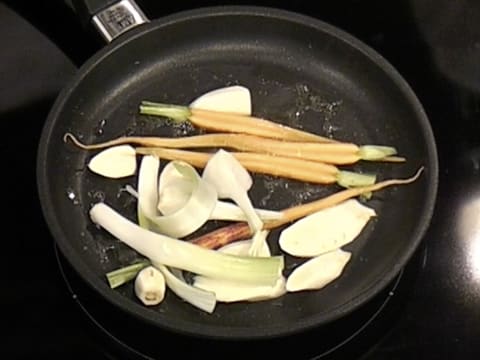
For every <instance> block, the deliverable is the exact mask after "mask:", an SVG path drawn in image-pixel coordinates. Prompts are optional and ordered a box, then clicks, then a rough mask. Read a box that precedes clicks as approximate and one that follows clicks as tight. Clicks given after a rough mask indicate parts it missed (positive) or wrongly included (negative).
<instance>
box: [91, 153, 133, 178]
mask: <svg viewBox="0 0 480 360" xmlns="http://www.w3.org/2000/svg"><path fill="white" fill-rule="evenodd" d="M88 168H89V169H90V170H91V171H93V172H94V173H96V174H99V175H102V176H105V177H108V178H112V179H118V178H122V177H127V176H132V175H134V174H135V171H136V170H137V159H136V153H135V149H134V148H133V147H132V146H130V145H118V146H112V147H110V148H108V149H105V150H102V151H101V152H99V153H98V154H97V155H95V156H94V157H93V158H91V159H90V161H89V162H88Z"/></svg>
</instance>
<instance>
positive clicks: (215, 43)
mask: <svg viewBox="0 0 480 360" xmlns="http://www.w3.org/2000/svg"><path fill="white" fill-rule="evenodd" d="M233 84H240V85H244V86H246V87H248V88H249V89H250V90H251V93H252V101H253V111H254V113H255V115H257V116H263V117H266V118H269V119H272V120H276V121H278V122H281V123H285V124H288V125H290V126H294V127H299V128H303V129H305V130H309V131H313V132H316V133H319V134H323V135H328V136H332V137H335V138H336V139H340V140H346V141H351V142H355V143H358V144H384V145H391V146H395V147H397V149H398V150H399V152H400V155H402V156H405V157H406V158H407V162H406V163H403V164H388V163H359V164H357V165H355V166H351V167H345V168H346V169H354V170H357V171H362V172H374V173H376V174H377V175H378V179H379V180H381V179H384V178H393V177H409V176H411V175H413V174H414V173H415V171H416V170H417V169H418V168H419V167H421V166H425V171H424V173H423V175H422V177H421V178H420V179H419V180H418V181H416V182H415V183H413V184H410V185H408V186H401V187H397V188H390V189H386V190H382V191H380V192H378V193H375V194H374V195H373V197H372V199H371V200H370V201H369V202H368V204H369V205H370V206H372V207H373V208H375V209H376V211H377V213H378V217H377V218H376V219H375V220H373V221H372V222H371V223H369V224H368V226H367V228H366V229H365V231H364V232H363V233H362V234H361V235H360V236H359V238H358V239H357V240H356V241H355V242H354V243H352V244H351V245H349V246H347V247H346V249H348V250H351V251H352V252H353V256H352V260H351V261H350V263H349V264H348V266H347V268H346V269H345V272H344V274H343V275H342V276H341V277H340V278H339V279H338V280H337V281H335V282H334V283H332V284H331V285H329V286H327V287H326V288H324V289H322V290H319V291H310V292H304V293H292V294H287V295H286V296H283V297H281V298H278V299H275V300H271V301H263V302H257V303H237V304H219V305H218V307H217V308H216V310H215V312H214V313H213V314H206V313H203V312H201V311H200V310H197V309H195V308H193V307H192V306H191V305H189V304H187V303H185V302H183V301H181V300H179V299H178V298H177V297H176V296H175V295H174V294H172V293H168V294H167V297H166V299H165V301H164V302H163V303H162V304H160V305H159V306H157V307H152V308H146V307H144V306H142V305H140V303H139V302H138V301H137V299H136V298H135V296H134V295H133V289H132V284H127V285H125V286H123V287H121V288H119V289H118V290H115V291H114V290H111V289H110V288H109V287H108V285H107V282H106V279H105V273H106V272H107V271H110V270H113V269H116V268H119V267H121V266H125V265H127V264H129V263H131V262H132V261H134V260H135V259H136V258H137V257H138V256H137V255H136V254H135V252H134V251H132V250H131V249H128V248H127V247H126V246H123V245H122V244H120V243H119V242H118V241H116V240H115V239H113V238H112V237H111V236H109V235H108V234H106V233H105V232H104V231H102V230H100V229H98V228H96V227H95V226H93V225H92V224H91V221H90V219H89V217H88V210H89V208H90V206H91V205H92V204H94V203H96V202H98V201H105V202H106V203H108V204H109V205H111V206H112V207H114V208H115V209H117V210H118V211H120V212H121V213H123V214H124V215H126V216H128V217H129V218H131V219H133V220H134V219H135V214H136V212H135V210H136V202H135V199H134V198H133V197H132V196H131V195H130V194H128V193H127V192H125V191H123V190H122V189H124V187H125V185H127V184H130V185H133V186H134V187H135V185H136V178H135V177H131V178H125V179H119V180H111V179H106V178H102V177H100V176H98V175H95V174H92V173H91V172H89V171H88V170H87V169H86V163H87V161H88V159H89V158H90V157H91V156H93V155H94V154H95V153H94V152H86V151H83V150H79V149H78V148H75V147H73V146H72V145H71V144H66V143H65V142H64V141H63V135H64V134H65V132H71V133H73V134H74V135H76V136H77V137H79V138H80V139H81V140H82V141H84V142H86V143H91V142H99V141H104V140H108V139H111V138H114V137H118V136H121V135H133V134H137V135H141V134H144V135H159V136H183V135H189V134H193V133H196V132H197V131H196V129H193V128H192V127H191V126H188V125H173V124H172V123H170V122H168V121H165V119H160V118H153V117H146V116H142V115H139V114H138V105H139V103H140V101H142V100H151V101H159V102H168V103H176V104H188V103H189V102H190V101H192V100H193V99H194V98H195V97H197V96H199V95H201V94H202V93H204V92H206V91H209V90H212V89H215V88H219V87H222V86H226V85H233ZM38 166H39V168H38V170H39V172H38V173H39V191H40V197H41V201H42V206H43V209H44V211H45V216H46V220H47V222H48V224H49V226H50V228H51V230H52V234H53V236H54V237H55V240H56V241H57V243H58V245H59V248H60V249H61V251H62V252H63V254H64V255H65V256H66V258H67V259H68V260H69V261H70V262H71V264H72V265H73V267H74V268H75V269H76V270H77V271H78V272H79V274H80V275H81V276H82V278H83V279H84V280H85V281H86V282H87V283H89V284H90V285H91V286H92V287H93V288H94V289H95V290H96V291H98V292H100V293H101V294H102V295H104V296H105V298H106V299H108V300H109V301H111V302H112V306H118V307H120V308H121V309H124V310H125V311H126V312H129V313H132V314H134V316H138V317H139V319H140V320H141V321H148V322H151V323H153V324H157V325H158V326H160V327H162V328H166V329H169V330H172V331H177V332H181V333H188V334H193V335H197V336H213V337H220V338H252V337H253V338H254V337H268V336H278V335H286V334H291V333H295V332H298V331H301V330H303V329H306V328H310V327H312V326H317V325H320V324H322V323H323V322H327V321H331V320H334V319H336V318H338V317H340V316H342V314H345V313H347V312H350V311H352V310H354V309H355V308H356V307H357V306H359V305H360V304H362V303H363V302H364V301H366V300H368V299H369V298H371V297H372V296H373V295H374V294H375V293H377V292H378V291H379V290H380V289H381V288H382V287H383V286H384V285H386V284H387V283H388V282H389V281H390V280H391V279H392V278H393V277H394V276H395V275H396V273H397V272H398V271H399V270H400V268H402V267H403V266H404V265H405V262H406V261H407V260H408V259H409V257H410V255H411V254H412V253H413V251H414V250H415V249H416V247H417V245H418V243H419V241H420V240H421V237H422V235H423V234H424V231H425V230H426V228H427V226H428V222H429V219H430V216H431V214H432V211H433V205H434V199H435V195H436V186H437V183H436V176H437V160H436V152H435V143H434V139H433V136H432V133H431V130H430V127H429V124H428V120H427V118H426V116H425V114H424V112H423V110H422V108H421V105H420V104H419V103H418V101H417V100H416V98H415V96H414V95H413V93H412V92H411V91H410V89H409V88H408V86H407V85H406V83H405V82H404V81H403V80H402V79H401V78H400V76H399V75H398V74H397V73H396V72H395V71H394V70H393V69H392V68H391V67H390V66H389V65H388V64H387V63H386V62H385V61H384V60H383V59H382V58H380V57H379V56H378V55H376V54H375V53H374V52H373V51H371V50H369V49H366V48H365V47H364V45H363V44H361V43H359V42H358V41H356V40H355V39H352V38H351V37H349V36H348V35H346V34H344V33H343V32H341V31H338V30H336V29H333V28H332V27H330V26H327V25H325V24H323V23H320V22H318V21H315V20H312V19H307V18H304V17H302V16H294V15H291V14H287V13H284V12H277V11H274V10H263V9H255V10H251V11H246V10H244V9H243V8H240V9H239V8H235V10H227V9H226V8H225V9H221V10H218V9H217V10H212V9H210V10H199V11H193V12H188V13H182V14H178V15H174V16H171V17H168V18H166V19H163V20H160V21H157V22H155V21H154V22H152V23H151V24H149V25H146V26H145V27H144V28H143V29H138V31H134V32H133V33H132V34H129V35H128V34H127V35H126V36H124V38H122V37H120V38H119V39H118V40H116V41H115V42H114V43H113V44H111V45H109V46H108V47H107V48H105V49H104V50H102V51H101V52H100V54H98V55H97V56H95V57H94V58H93V59H91V60H90V61H89V62H87V64H85V66H83V67H82V69H80V71H79V75H78V77H77V78H76V79H75V80H74V81H73V82H72V83H71V84H70V86H69V87H67V88H66V90H65V91H64V92H63V93H62V94H61V96H60V98H59V100H58V101H57V103H56V104H55V107H54V109H53V110H52V112H51V114H50V117H49V119H48V121H47V124H46V126H45V131H44V133H43V137H42V143H41V144H40V149H39V162H38ZM336 190H339V188H338V187H337V186H334V185H329V186H321V185H313V184H305V183H300V182H296V181H287V180H284V179H274V178H272V177H268V176H260V175H256V176H255V177H254V186H253V189H252V190H251V192H250V195H251V198H252V201H253V202H254V204H255V205H256V206H259V207H264V208H271V209H283V208H285V207H288V206H291V205H294V204H298V203H301V202H306V201H309V200H313V199H316V198H319V197H321V196H325V195H327V194H329V193H331V192H333V191H336ZM218 225H219V224H213V225H212V226H218ZM278 233H279V230H276V231H273V232H272V233H271V237H270V242H271V246H272V249H273V250H274V251H276V252H278V251H279V249H278V246H277V245H276V238H277V236H278ZM286 260H287V268H286V271H287V273H288V271H290V270H291V268H292V267H293V266H294V265H295V264H299V263H300V262H301V261H302V260H301V259H294V258H291V257H287V258H286Z"/></svg>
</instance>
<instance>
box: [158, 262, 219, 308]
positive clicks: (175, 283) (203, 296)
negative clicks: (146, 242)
mask: <svg viewBox="0 0 480 360" xmlns="http://www.w3.org/2000/svg"><path fill="white" fill-rule="evenodd" d="M154 266H155V267H156V268H157V269H158V270H160V272H161V273H162V274H163V276H164V277H165V282H166V283H167V286H168V288H169V289H170V290H172V292H173V293H175V294H176V295H177V296H178V297H179V298H181V299H183V300H185V301H186V302H188V303H189V304H191V305H193V306H195V307H197V308H198V309H200V310H203V311H205V312H207V313H210V314H211V313H212V312H213V311H214V310H215V306H216V304H217V299H216V298H215V294H214V293H213V292H211V291H206V290H203V289H199V288H197V287H195V286H192V285H190V284H188V283H187V282H186V281H185V279H184V278H183V276H182V275H181V272H180V271H175V270H176V269H172V271H170V270H169V269H168V268H167V267H166V266H164V265H161V264H154Z"/></svg>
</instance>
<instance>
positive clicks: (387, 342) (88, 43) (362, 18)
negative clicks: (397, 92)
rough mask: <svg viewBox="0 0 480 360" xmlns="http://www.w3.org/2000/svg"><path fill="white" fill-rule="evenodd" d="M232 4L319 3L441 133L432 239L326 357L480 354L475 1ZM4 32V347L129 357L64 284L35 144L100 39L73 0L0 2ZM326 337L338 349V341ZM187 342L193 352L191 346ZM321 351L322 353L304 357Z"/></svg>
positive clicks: (18, 352)
mask: <svg viewBox="0 0 480 360" xmlns="http://www.w3.org/2000/svg"><path fill="white" fill-rule="evenodd" d="M228 3H232V2H214V1H209V2H208V1H202V2H200V1H198V2H180V1H177V2H160V1H153V0H151V1H148V0H144V1H141V0H138V4H139V5H140V6H141V7H142V9H143V10H144V12H145V13H146V14H147V15H148V17H150V18H152V19H153V18H156V17H160V16H162V15H166V14H170V13H173V12H176V11H179V10H183V9H189V8H193V7H198V6H203V5H217V4H228ZM235 4H255V5H269V6H276V7H281V8H284V9H289V10H294V11H297V12H301V13H304V14H307V15H311V16H314V17H317V18H319V19H321V20H324V21H326V22H329V23H331V24H333V25H336V26H338V27H340V28H342V29H344V30H346V31H348V32H350V33H351V34H353V35H354V36H356V37H358V38H359V39H360V40H362V41H364V42H366V43H367V44H369V45H370V46H372V47H373V48H374V49H375V50H377V51H378V52H379V53H380V54H382V55H383V56H384V57H385V58H386V59H387V60H388V61H390V62H391V63H392V64H393V65H394V66H395V67H396V68H397V70H398V71H399V72H400V73H401V74H402V75H403V76H404V78H405V79H406V80H407V82H408V83H409V84H410V85H411V86H412V88H413V90H414V91H415V92H416V94H417V96H418V98H419V99H420V101H421V103H422V104H423V105H424V107H425V110H426V112H427V115H428V117H429V119H430V121H431V125H432V128H433V130H434V133H435V137H436V139H437V145H438V151H439V157H440V188H439V197H438V202H437V207H436V210H435V215H434V219H433V221H432V225H431V227H430V229H429V232H428V234H427V236H426V238H425V241H424V243H423V244H422V246H421V247H420V249H419V250H418V252H417V254H416V256H415V257H414V258H413V259H412V261H411V264H409V266H407V268H406V269H405V271H404V273H403V277H402V278H401V279H400V283H399V285H398V286H395V284H394V285H392V286H393V288H394V289H395V292H394V294H393V293H392V294H390V295H387V296H390V297H391V299H390V298H389V301H388V304H386V305H385V306H384V307H382V308H381V310H382V311H381V314H380V316H378V317H376V318H375V319H374V320H373V321H372V323H371V324H369V325H368V326H366V328H365V331H363V332H362V333H361V334H359V335H358V336H357V337H355V338H354V339H352V341H350V342H348V343H347V344H346V345H345V346H343V347H341V348H340V349H339V350H338V351H332V353H331V354H330V355H329V358H330V357H331V358H344V359H345V358H352V359H353V358H362V359H386V358H388V359H409V358H410V359H421V358H428V359H477V358H479V356H480V345H477V344H478V339H479V338H480V205H479V204H480V197H479V194H480V192H479V191H480V186H479V185H478V181H479V175H480V119H479V114H480V2H478V1H473V0H472V1H467V0H456V1H449V0H437V1H427V0H416V1H414V0H411V1H369V0H364V1H360V0H349V1H348V0H336V1H321V2H313V1H309V2H306V1H305V2H299V1H296V2H293V1H290V2H286V1H284V2H283V1H275V2H274V1H270V2H268V1H257V2H244V1H243V2H242V1H239V2H235ZM0 41H1V43H2V46H1V48H0V121H1V128H2V130H3V139H2V141H1V142H0V148H1V153H2V161H3V165H4V166H3V170H2V176H1V178H2V187H1V189H2V190H3V191H2V192H3V193H2V195H3V196H2V199H3V205H4V206H3V208H4V209H3V210H4V211H3V216H2V218H3V225H4V235H3V236H2V244H3V248H2V250H3V251H1V254H2V261H1V264H2V270H3V271H2V274H3V286H2V288H3V291H2V296H1V300H0V301H1V302H0V305H1V309H2V313H3V314H4V318H3V320H2V325H3V326H2V327H3V330H4V332H5V334H6V335H4V336H3V337H2V345H1V346H0V357H1V358H4V359H30V358H50V359H56V358H77V357H88V358H92V359H96V358H99V359H104V358H123V357H127V355H126V351H123V350H122V347H121V346H118V344H113V345H112V344H111V343H110V342H109V340H108V336H104V335H102V331H99V330H98V326H96V325H95V324H93V323H92V321H91V319H89V317H88V316H86V315H85V312H84V311H83V310H82V307H81V304H79V302H78V299H76V298H75V296H72V293H71V291H70V290H69V288H68V287H67V286H66V284H65V282H64V279H63V277H62V272H61V271H60V270H59V266H58V263H57V259H56V256H55V251H54V244H53V240H52V239H51V237H50V235H49V233H48V230H47V228H46V225H45V224H44V222H43V218H42V215H41V211H40V207H39V204H38V200H37V188H36V183H35V181H36V180H35V161H36V147H37V144H38V140H39V136H40V131H41V128H42V125H43V121H44V120H45V118H46V116H47V114H48V111H49V108H50V106H51V105H52V103H53V101H54V99H55V96H56V95H57V94H58V92H59V90H60V89H61V87H62V86H63V85H64V84H65V83H66V81H68V79H69V78H70V77H71V76H73V75H74V73H75V69H76V68H77V67H78V66H80V65H81V64H82V63H83V62H84V61H85V60H86V59H88V58H89V57H90V56H91V55H93V54H94V52H95V51H96V50H98V49H100V48H101V46H102V43H101V41H100V40H99V39H98V38H97V37H96V36H95V35H94V34H93V33H90V32H88V31H86V30H85V29H83V28H82V27H81V26H80V24H79V23H78V21H77V18H76V17H75V15H74V13H73V12H72V11H71V9H70V7H69V6H67V5H65V2H63V1H56V0H49V1H46V0H45V1H18V0H17V1H3V2H0ZM476 200H478V201H476ZM5 246H6V247H5ZM380 303H382V301H380V302H379V304H380ZM377 305H378V304H377V303H375V304H373V305H372V309H375V308H377V307H378V306H377ZM369 311H370V310H369ZM97 319H98V318H97ZM123 325H125V324H123ZM118 326H122V324H121V323H120V324H118ZM337 330H338V329H337ZM338 332H339V334H341V332H342V329H340V330H338ZM340 337H341V336H340ZM340 337H339V338H340ZM164 340H166V338H164ZM170 340H172V339H170ZM173 340H175V338H173ZM159 341H161V339H160V340H159ZM315 341H322V339H316V340H315ZM331 341H332V347H334V345H335V341H333V340H331ZM159 346H161V345H160V344H159ZM209 346H215V345H214V344H209ZM292 346H295V343H292ZM173 351H175V350H173ZM294 351H295V349H292V352H294ZM191 353H192V354H195V349H191ZM197 355H198V354H197ZM319 355H320V354H315V352H314V351H313V352H310V353H309V355H308V356H306V357H309V358H314V357H315V356H319ZM173 356H175V355H173ZM257 357H259V356H256V355H255V354H252V356H251V358H257ZM326 357H327V356H326V355H325V358H326Z"/></svg>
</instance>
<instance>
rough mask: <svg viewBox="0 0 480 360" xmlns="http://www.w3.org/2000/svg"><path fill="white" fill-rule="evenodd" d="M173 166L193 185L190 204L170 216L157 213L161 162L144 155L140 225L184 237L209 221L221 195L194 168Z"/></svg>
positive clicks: (141, 166)
mask: <svg viewBox="0 0 480 360" xmlns="http://www.w3.org/2000/svg"><path fill="white" fill-rule="evenodd" d="M171 164H172V166H175V167H176V168H177V170H179V172H180V173H181V174H182V176H183V177H184V178H186V179H188V180H189V181H191V182H192V183H193V187H192V189H191V193H190V194H189V198H188V201H187V202H186V203H185V204H184V206H183V207H181V208H180V209H178V210H177V211H175V212H172V213H170V214H168V215H159V214H158V213H157V204H158V192H157V191H158V171H159V168H160V160H159V159H158V158H157V157H156V156H151V155H147V156H144V157H143V158H142V161H141V164H140V171H139V178H138V189H137V190H138V218H139V219H138V220H139V224H140V226H142V227H145V228H147V229H149V230H152V231H155V232H158V233H161V234H164V235H168V236H171V237H174V238H181V237H184V236H187V235H189V234H191V233H193V232H194V231H196V230H198V229H199V228H200V227H201V226H203V225H204V224H205V223H206V222H207V221H208V219H209V217H210V214H211V213H212V211H213V209H214V207H215V204H216V201H217V193H216V192H215V189H214V188H213V187H212V186H211V185H210V184H208V183H207V182H205V181H204V180H202V178H201V177H200V176H199V175H198V173H197V172H196V170H195V169H194V168H193V167H192V166H191V165H189V164H187V163H185V162H181V161H175V162H171Z"/></svg>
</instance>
